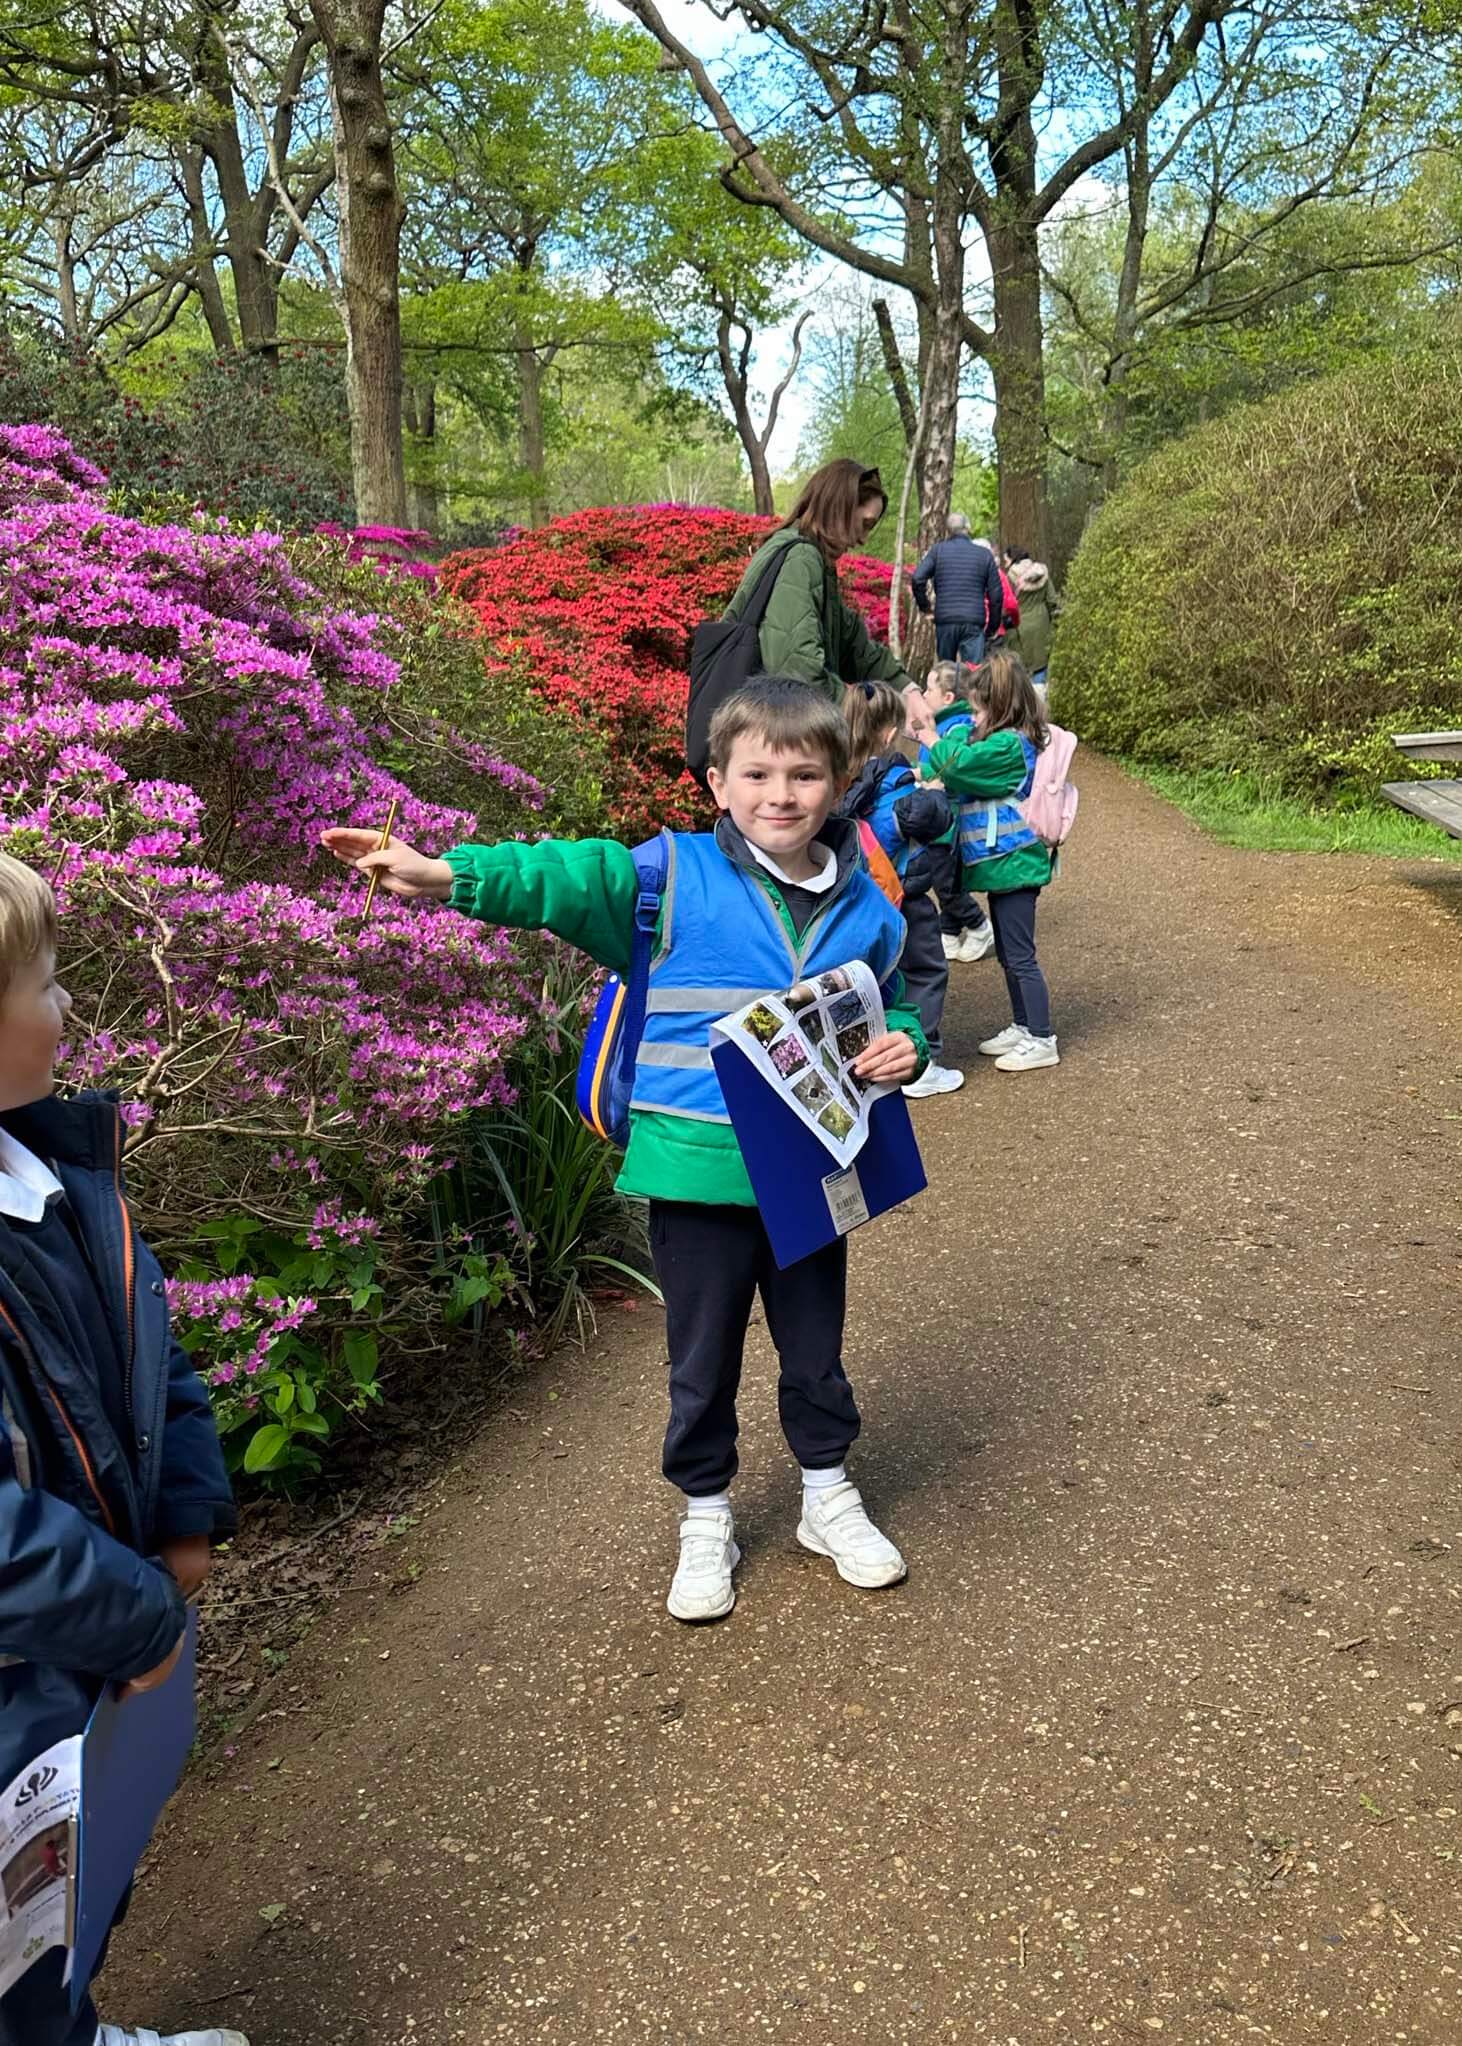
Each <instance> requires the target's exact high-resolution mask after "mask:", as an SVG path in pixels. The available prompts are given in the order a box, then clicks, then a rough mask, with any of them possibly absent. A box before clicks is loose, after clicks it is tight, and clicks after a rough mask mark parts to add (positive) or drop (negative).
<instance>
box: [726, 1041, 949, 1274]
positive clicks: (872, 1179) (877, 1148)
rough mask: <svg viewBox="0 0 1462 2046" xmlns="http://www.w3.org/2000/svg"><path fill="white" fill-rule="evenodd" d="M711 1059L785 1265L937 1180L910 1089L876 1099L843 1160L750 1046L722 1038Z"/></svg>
mask: <svg viewBox="0 0 1462 2046" xmlns="http://www.w3.org/2000/svg"><path fill="white" fill-rule="evenodd" d="M711 1062H712V1064H713V1065H714V1066H715V1068H716V1078H717V1079H718V1080H719V1081H720V1083H721V1092H722V1094H723V1095H724V1096H725V1098H726V1108H727V1112H728V1113H729V1115H730V1117H731V1126H732V1128H733V1129H734V1130H735V1132H736V1141H737V1143H738V1144H739V1145H740V1146H741V1155H742V1157H743V1158H744V1159H745V1161H746V1171H747V1176H748V1177H749V1178H750V1180H751V1190H752V1192H753V1193H754V1194H755V1195H756V1204H757V1207H758V1208H759V1209H760V1210H761V1218H762V1221H763V1222H764V1223H765V1224H766V1232H767V1236H768V1237H769V1239H770V1241H771V1246H772V1255H773V1257H774V1258H775V1259H776V1260H777V1264H778V1266H779V1267H780V1269H781V1270H783V1271H785V1270H786V1268H787V1266H788V1265H795V1264H796V1263H797V1262H798V1260H799V1259H801V1258H804V1257H810V1256H811V1255H812V1253H813V1251H815V1250H821V1249H822V1247H823V1245H824V1244H827V1243H832V1242H835V1241H836V1239H837V1238H838V1237H839V1236H846V1235H847V1233H848V1231H849V1229H850V1228H856V1227H858V1226H859V1224H860V1223H862V1222H865V1221H868V1222H871V1221H872V1220H873V1218H874V1216H875V1215H882V1214H884V1213H885V1212H886V1211H887V1210H888V1209H889V1208H896V1207H897V1206H898V1205H899V1203H900V1201H906V1200H909V1199H911V1198H912V1196H913V1195H914V1194H917V1193H922V1192H923V1191H924V1189H925V1187H926V1186H927V1185H928V1184H929V1181H928V1179H927V1177H926V1176H925V1172H924V1161H923V1160H922V1159H921V1158H920V1156H919V1146H918V1144H917V1143H916V1142H915V1141H914V1125H913V1123H912V1122H911V1121H910V1120H909V1110H908V1104H907V1103H906V1102H905V1100H904V1097H903V1095H902V1094H899V1093H893V1094H884V1095H881V1096H880V1097H879V1099H878V1100H877V1101H875V1102H874V1104H873V1106H872V1108H871V1110H870V1111H869V1116H868V1140H867V1142H866V1143H865V1144H864V1146H863V1148H862V1150H861V1151H860V1152H859V1153H858V1156H857V1159H856V1161H855V1162H854V1164H853V1165H852V1166H851V1167H849V1166H840V1165H839V1164H838V1161H837V1159H836V1158H834V1157H833V1155H832V1153H831V1152H830V1151H829V1150H828V1149H827V1147H826V1145H824V1144H822V1143H820V1142H819V1141H818V1139H817V1138H816V1137H815V1136H814V1135H813V1134H812V1132H811V1130H810V1129H808V1127H807V1125H806V1123H804V1122H803V1120H802V1118H801V1117H800V1116H799V1115H798V1114H797V1113H796V1112H795V1110H793V1109H791V1108H789V1107H788V1106H787V1104H786V1102H785V1101H784V1100H783V1099H782V1097H781V1095H780V1094H778V1092H777V1091H776V1089H775V1088H774V1087H773V1086H772V1085H771V1083H770V1082H769V1081H768V1080H766V1079H764V1078H763V1077H762V1075H761V1073H760V1072H759V1071H758V1069H757V1068H756V1067H755V1066H754V1065H753V1064H752V1063H751V1060H750V1059H748V1058H747V1057H746V1055H745V1053H744V1052H740V1051H738V1050H737V1049H736V1047H735V1045H733V1044H714V1045H712V1047H711ZM865 1210H866V1213H865V1212H864V1211H865Z"/></svg>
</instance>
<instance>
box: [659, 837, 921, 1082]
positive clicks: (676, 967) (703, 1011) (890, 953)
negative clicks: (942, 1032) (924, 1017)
mask: <svg viewBox="0 0 1462 2046" xmlns="http://www.w3.org/2000/svg"><path fill="white" fill-rule="evenodd" d="M669 840H670V860H669V867H668V871H667V876H666V887H665V907H664V911H663V913H662V915H661V919H660V949H659V951H658V953H657V955H656V957H655V958H654V959H653V960H652V961H651V964H650V992H649V998H648V1000H647V1001H646V1003H645V1028H644V1034H643V1036H642V1037H641V1039H640V1050H639V1057H638V1059H637V1060H636V1063H635V1086H634V1094H633V1096H632V1097H631V1101H630V1106H631V1107H632V1108H635V1109H649V1110H652V1111H654V1112H655V1113H657V1114H661V1115H681V1116H689V1117H690V1118H691V1119H692V1120H695V1121H698V1122H721V1123H724V1122H729V1121H730V1117H729V1116H728V1115H727V1113H726V1103H725V1100H724V1099H723V1097H722V1094H721V1084H720V1082H719V1080H717V1078H716V1071H715V1067H714V1065H713V1064H712V1062H711V1050H710V1030H711V1025H712V1024H713V1023H718V1022H719V1021H720V1020H721V1018H722V1017H723V1016H725V1015H728V1014H730V1013H731V1011H732V1010H735V1009H744V1008H745V1007H746V1006H747V1004H748V1003H750V1002H754V1001H755V1000H756V999H757V998H758V996H760V995H763V994H768V993H779V992H780V991H781V990H782V989H783V988H786V987H790V986H791V985H792V983H793V982H794V981H796V980H797V979H799V978H800V977H801V976H803V975H806V974H812V973H822V972H826V971H827V970H828V969H829V968H831V967H834V966H845V965H847V963H848V961H849V960H850V959H863V960H866V961H867V963H868V965H869V967H870V968H871V969H872V972H873V975H874V978H875V979H876V980H878V981H880V982H881V981H884V980H886V979H887V978H888V976H889V974H890V973H892V971H893V969H894V967H895V966H896V965H897V964H898V959H899V954H900V952H901V951H902V950H903V942H904V920H903V918H902V917H901V916H900V915H899V913H898V911H897V910H896V909H895V908H894V907H893V905H892V904H891V903H890V902H888V901H887V900H886V899H885V898H884V897H883V896H882V895H880V894H879V892H878V890H877V889H876V888H875V887H874V886H873V884H872V882H871V881H869V880H868V878H867V876H866V875H861V874H860V876H859V877H857V878H855V879H851V880H849V881H846V882H845V883H844V884H843V886H842V887H841V888H838V889H835V890H833V891H831V892H830V895H829V897H828V898H827V906H826V907H825V908H823V907H819V909H818V910H817V912H816V914H815V915H814V917H813V919H812V921H811V923H810V924H809V925H808V926H807V929H806V930H805V931H804V933H803V935H802V938H801V941H800V942H799V943H798V944H796V945H794V944H793V942H792V939H791V937H790V936H789V934H788V932H787V929H786V927H785V925H784V924H783V922H782V919H781V917H780V916H779V915H778V914H777V908H776V904H775V903H774V902H773V901H772V899H771V897H770V895H768V893H767V891H766V889H765V888H764V887H763V886H762V885H761V883H760V882H759V881H756V880H754V879H753V878H752V876H751V875H750V874H747V873H744V872H743V871H742V870H741V868H740V867H738V866H737V865H736V863H735V862H734V861H733V860H730V859H728V858H727V857H726V855H725V853H723V852H722V851H721V849H720V847H719V846H718V845H717V844H716V841H715V839H714V838H713V837H712V836H711V834H710V833H709V832H671V833H669ZM728 965H729V966H731V967H732V969H733V971H734V972H735V973H736V974H737V975H738V976H739V977H740V981H741V984H740V985H739V986H737V987H728V986H725V985H723V984H722V983H721V980H720V979H719V978H718V981H717V983H716V984H715V985H710V984H709V982H708V978H707V977H706V969H707V967H711V968H713V969H714V968H715V967H717V966H720V967H721V968H722V969H723V973H724V968H725V967H726V966H728Z"/></svg>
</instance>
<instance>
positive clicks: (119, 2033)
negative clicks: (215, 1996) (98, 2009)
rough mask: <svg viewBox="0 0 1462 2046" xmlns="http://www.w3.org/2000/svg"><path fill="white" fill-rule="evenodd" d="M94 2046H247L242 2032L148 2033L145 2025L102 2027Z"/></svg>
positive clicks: (211, 2030)
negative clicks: (133, 2027)
mask: <svg viewBox="0 0 1462 2046" xmlns="http://www.w3.org/2000/svg"><path fill="white" fill-rule="evenodd" d="M96 2046H249V2042H248V2040H247V2039H246V2038H245V2037H244V2035H243V2033H242V2032H227V2031H223V2032H221V2031H219V2029H218V2027H217V2026H214V2027H212V2028H211V2029H210V2030H209V2031H206V2032H149V2031H148V2029H147V2027H146V2025H138V2026H137V2028H136V2029H135V2030H134V2031H128V2030H127V2029H126V2027H125V2026H123V2025H103V2026H102V2028H101V2030H100V2031H99V2032H98V2033H97V2035H96Z"/></svg>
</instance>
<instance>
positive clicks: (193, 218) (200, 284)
mask: <svg viewBox="0 0 1462 2046" xmlns="http://www.w3.org/2000/svg"><path fill="white" fill-rule="evenodd" d="M176 161H177V166H178V174H179V176H180V178H181V180H182V185H183V198H184V200H185V201H186V203H187V208H188V233H189V239H190V240H191V242H192V246H193V270H192V278H193V289H194V291H196V292H197V294H198V303H199V304H200V305H201V306H202V308H203V318H204V320H205V321H206V322H207V325H208V337H209V339H210V340H211V341H212V343H213V346H214V348H215V349H216V350H217V352H218V353H219V354H220V355H231V354H232V353H233V350H234V346H235V342H234V329H233V322H232V320H230V318H229V316H228V307H227V306H226V305H225V303H224V298H223V288H222V286H221V285H220V284H219V281H218V271H217V269H216V268H215V267H214V259H213V230H212V228H211V227H210V225H209V221H208V201H207V198H206V196H205V194H204V190H203V156H202V152H201V150H199V149H196V148H194V147H193V146H192V145H191V144H188V145H186V146H180V147H179V149H178V151H177V156H176Z"/></svg>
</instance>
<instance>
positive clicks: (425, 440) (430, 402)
mask: <svg viewBox="0 0 1462 2046" xmlns="http://www.w3.org/2000/svg"><path fill="white" fill-rule="evenodd" d="M401 409H402V415H403V417H404V419H405V423H406V428H407V431H408V432H409V433H410V435H411V438H412V440H413V441H414V443H415V450H416V456H417V462H418V473H417V474H416V476H414V477H413V478H412V480H411V482H410V484H409V485H408V486H407V494H408V501H409V504H410V508H411V523H412V525H413V526H415V527H417V528H418V530H419V531H421V532H424V533H432V534H435V533H436V531H437V528H438V527H439V525H440V523H441V504H440V501H439V497H438V492H437V469H436V463H437V387H436V385H435V383H433V382H432V381H431V380H430V379H428V381H427V382H425V383H419V384H411V383H409V384H407V385H406V387H405V389H404V391H403V393H402V407H401Z"/></svg>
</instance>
